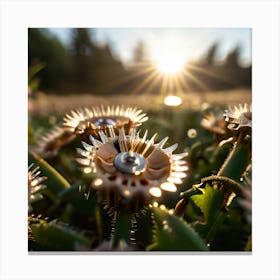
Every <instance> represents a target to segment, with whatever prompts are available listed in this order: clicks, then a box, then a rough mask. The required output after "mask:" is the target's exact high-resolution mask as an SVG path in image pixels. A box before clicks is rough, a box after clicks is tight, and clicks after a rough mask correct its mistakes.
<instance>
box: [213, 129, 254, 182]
mask: <svg viewBox="0 0 280 280" xmlns="http://www.w3.org/2000/svg"><path fill="white" fill-rule="evenodd" d="M242 138H243V136H242V135H240V136H239V137H238V139H237V141H236V142H235V143H234V146H233V148H232V150H231V152H230V153H229V155H228V157H227V159H226V160H225V162H224V164H223V165H222V167H221V168H220V170H219V172H218V174H217V176H224V177H228V178H231V179H233V180H235V181H237V182H239V180H240V178H241V176H242V174H243V172H244V171H245V169H246V167H247V165H248V163H249V160H250V152H249V148H248V144H246V143H244V141H242Z"/></svg>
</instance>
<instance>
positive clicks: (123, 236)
mask: <svg viewBox="0 0 280 280" xmlns="http://www.w3.org/2000/svg"><path fill="white" fill-rule="evenodd" d="M131 220H132V213H130V212H129V211H120V212H119V215H118V217H117V218H116V224H115V228H114V234H113V237H112V247H113V248H114V247H116V246H118V244H119V242H120V241H121V240H122V241H125V243H126V244H130V238H131V226H132V221H131Z"/></svg>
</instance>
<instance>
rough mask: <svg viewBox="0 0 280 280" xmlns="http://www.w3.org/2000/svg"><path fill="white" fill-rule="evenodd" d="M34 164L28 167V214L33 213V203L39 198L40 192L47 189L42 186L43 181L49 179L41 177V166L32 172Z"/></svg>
mask: <svg viewBox="0 0 280 280" xmlns="http://www.w3.org/2000/svg"><path fill="white" fill-rule="evenodd" d="M32 167H33V164H30V165H29V167H28V212H31V211H32V206H31V203H32V202H33V201H34V200H35V199H36V196H38V195H39V194H38V192H40V191H41V190H43V189H45V188H46V186H45V185H44V184H42V182H43V181H45V180H46V179H47V177H46V176H39V175H40V174H41V171H40V170H39V166H37V167H35V168H34V169H33V170H32Z"/></svg>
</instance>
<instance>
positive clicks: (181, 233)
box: [147, 207, 208, 251]
mask: <svg viewBox="0 0 280 280" xmlns="http://www.w3.org/2000/svg"><path fill="white" fill-rule="evenodd" d="M152 213H153V215H154V227H155V229H154V230H155V232H154V241H153V244H151V245H149V246H148V247H147V250H150V251H207V250H208V248H207V245H206V243H205V242H204V241H203V240H202V239H201V237H200V236H199V235H198V234H197V233H196V232H195V231H194V229H193V228H192V227H191V226H190V225H188V224H187V223H186V222H185V221H184V220H182V219H180V218H178V217H176V216H174V215H172V214H170V213H169V212H168V210H167V209H165V208H162V207H153V208H152Z"/></svg>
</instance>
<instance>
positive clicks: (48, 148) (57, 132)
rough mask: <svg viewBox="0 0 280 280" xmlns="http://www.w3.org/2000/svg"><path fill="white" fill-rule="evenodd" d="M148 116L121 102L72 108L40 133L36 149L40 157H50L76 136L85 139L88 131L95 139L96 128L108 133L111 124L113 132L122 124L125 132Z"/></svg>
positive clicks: (87, 138) (87, 139)
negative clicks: (50, 127) (57, 121)
mask: <svg viewBox="0 0 280 280" xmlns="http://www.w3.org/2000/svg"><path fill="white" fill-rule="evenodd" d="M147 120H148V117H147V116H146V114H145V113H143V112H142V110H140V109H138V108H136V107H134V108H132V107H127V108H125V107H124V106H107V107H104V106H100V107H91V108H84V109H77V110H72V111H71V112H70V113H69V114H66V115H65V116H64V118H63V124H62V126H55V127H54V128H53V129H51V130H50V131H49V132H47V133H46V134H45V135H44V136H42V137H40V139H39V141H38V147H37V148H36V149H35V151H36V153H38V154H40V155H41V156H42V157H53V156H56V155H57V152H58V151H59V150H60V148H62V147H63V146H65V145H67V144H69V143H70V142H72V141H73V140H74V139H76V138H77V137H78V138H79V139H81V140H83V141H85V142H88V143H90V142H89V136H90V135H92V136H93V137H96V138H97V139H99V131H101V130H102V131H103V132H104V133H105V135H109V134H108V133H109V129H110V128H113V129H114V130H115V131H116V132H117V133H118V131H119V129H120V128H121V127H124V129H125V131H126V133H128V132H129V131H130V129H132V128H133V127H137V126H140V125H141V124H142V123H143V122H145V121H147Z"/></svg>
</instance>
